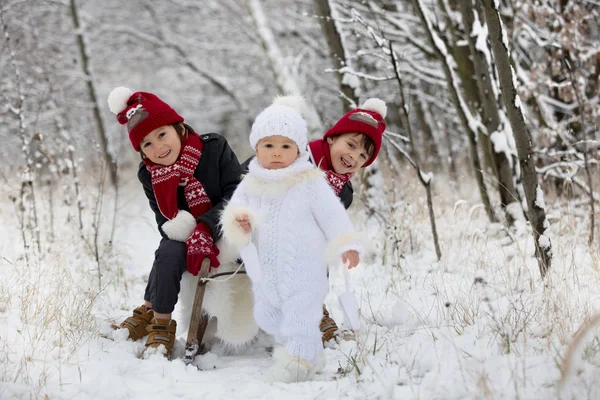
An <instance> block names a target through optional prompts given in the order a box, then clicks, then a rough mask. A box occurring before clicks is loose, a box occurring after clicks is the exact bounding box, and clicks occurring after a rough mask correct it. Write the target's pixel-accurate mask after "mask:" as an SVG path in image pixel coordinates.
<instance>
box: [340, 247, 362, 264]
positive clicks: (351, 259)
mask: <svg viewBox="0 0 600 400" xmlns="http://www.w3.org/2000/svg"><path fill="white" fill-rule="evenodd" d="M342 262H343V263H344V264H346V263H347V264H348V269H352V268H354V267H356V266H357V265H358V263H359V262H360V257H359V256H358V251H355V250H348V251H345V252H344V253H343V254H342Z"/></svg>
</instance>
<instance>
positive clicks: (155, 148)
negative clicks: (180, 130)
mask: <svg viewBox="0 0 600 400" xmlns="http://www.w3.org/2000/svg"><path fill="white" fill-rule="evenodd" d="M140 150H141V151H142V153H143V154H144V155H145V156H146V157H148V158H149V159H150V161H152V162H153V163H154V164H160V165H165V166H168V165H172V164H173V163H175V161H177V158H179V152H180V151H181V138H180V137H179V134H177V131H176V130H175V128H174V127H173V126H172V125H165V126H161V127H160V128H156V129H155V130H153V131H152V132H150V133H149V134H147V135H146V136H145V137H144V139H142V142H141V143H140Z"/></svg>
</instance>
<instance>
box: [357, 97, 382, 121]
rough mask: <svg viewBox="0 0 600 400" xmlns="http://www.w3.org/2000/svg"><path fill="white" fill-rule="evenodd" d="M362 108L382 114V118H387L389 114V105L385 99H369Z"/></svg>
mask: <svg viewBox="0 0 600 400" xmlns="http://www.w3.org/2000/svg"><path fill="white" fill-rule="evenodd" d="M360 108H362V109H363V110H369V111H375V112H376V113H379V115H381V118H385V116H386V115H387V106H386V105H385V101H383V100H381V99H378V98H376V97H372V98H370V99H367V100H366V101H365V102H364V103H363V105H362V107H360Z"/></svg>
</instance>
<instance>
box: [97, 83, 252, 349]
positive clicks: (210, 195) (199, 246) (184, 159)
mask: <svg viewBox="0 0 600 400" xmlns="http://www.w3.org/2000/svg"><path fill="white" fill-rule="evenodd" d="M108 105H109V108H110V110H111V111H112V112H113V113H114V114H116V116H117V121H118V122H119V123H120V124H121V125H125V126H126V127H127V132H128V134H129V139H130V141H131V145H132V146H133V148H134V150H135V151H137V152H140V153H141V157H142V162H141V163H140V167H139V171H138V178H139V180H140V182H141V183H142V186H143V187H144V192H145V194H146V197H147V198H148V200H149V202H150V208H152V211H154V214H155V215H156V222H157V225H158V230H159V231H160V234H161V236H162V240H161V242H160V244H159V246H158V249H157V250H156V253H155V258H154V264H153V265H152V270H151V271H150V276H149V278H148V284H147V286H146V291H145V294H144V301H145V302H144V304H142V305H141V306H139V307H138V308H136V309H135V310H133V314H132V315H131V316H130V317H129V318H127V319H125V321H123V322H122V323H121V325H120V328H123V329H127V330H128V337H129V339H132V340H138V339H141V338H142V337H145V336H148V338H147V340H146V350H148V349H150V348H159V347H162V346H164V350H165V351H164V352H165V353H166V355H167V356H168V357H170V355H171V353H172V351H173V345H174V343H175V334H176V329H177V323H176V322H175V320H174V319H172V318H171V313H172V312H173V309H174V308H175V303H177V299H178V295H179V292H180V288H181V283H180V281H181V278H182V275H183V273H184V272H185V271H186V270H187V271H189V272H190V273H191V274H192V275H197V274H198V271H199V269H200V265H201V263H202V260H204V259H205V258H208V259H209V260H210V262H211V267H213V268H216V267H218V266H219V264H220V262H223V258H222V257H223V254H221V256H220V257H219V258H220V260H219V259H217V256H219V253H220V251H219V248H217V246H216V244H215V243H216V242H217V240H218V238H219V236H220V231H219V229H218V223H219V217H220V214H221V212H222V211H223V208H224V205H225V202H226V201H227V200H228V199H229V198H230V197H231V195H232V194H233V192H234V191H235V189H236V187H237V185H238V184H239V182H240V176H241V172H242V170H241V167H240V164H239V162H238V160H237V157H236V156H235V154H234V153H233V151H232V150H231V148H230V147H229V144H228V143H227V141H226V140H225V138H224V137H223V136H221V135H218V134H216V133H208V134H202V135H199V134H197V133H196V132H194V130H193V129H192V128H191V127H190V126H189V125H187V124H185V123H184V119H183V117H181V116H180V115H179V114H178V113H177V112H176V111H175V110H174V109H173V108H171V106H169V104H167V103H165V102H164V101H162V100H161V99H160V98H158V97H157V96H156V95H154V94H152V93H147V92H133V91H132V90H131V89H128V88H125V87H117V88H115V89H114V90H113V91H112V92H111V93H110V95H109V97H108ZM254 325H255V324H254Z"/></svg>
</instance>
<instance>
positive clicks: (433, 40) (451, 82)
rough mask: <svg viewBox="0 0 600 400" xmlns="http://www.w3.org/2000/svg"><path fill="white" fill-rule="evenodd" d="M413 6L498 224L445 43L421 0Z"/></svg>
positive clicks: (487, 204) (488, 209)
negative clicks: (444, 82) (436, 61)
mask: <svg viewBox="0 0 600 400" xmlns="http://www.w3.org/2000/svg"><path fill="white" fill-rule="evenodd" d="M413 4H414V6H415V9H416V11H417V14H418V16H419V18H420V19H421V21H422V22H423V26H424V28H425V33H426V35H427V38H428V40H429V43H430V45H431V47H432V48H433V50H434V51H435V54H436V56H437V57H438V59H439V60H440V62H441V64H442V69H443V70H444V75H445V77H446V81H447V83H448V90H449V91H450V97H451V98H452V102H453V103H454V106H455V107H456V111H457V113H458V117H459V119H460V122H461V125H462V127H463V130H464V131H465V133H466V134H467V138H468V139H469V148H470V154H471V162H472V163H473V169H474V173H475V180H476V181H477V187H478V188H479V195H480V197H481V201H482V202H483V206H484V208H485V211H486V213H487V216H488V218H489V220H490V221H491V222H496V215H495V214H494V209H493V208H492V204H491V202H490V198H489V195H488V190H487V188H486V185H485V181H484V177H483V170H482V167H481V161H480V159H479V153H478V151H477V134H478V132H477V128H475V127H474V126H472V124H473V122H474V120H473V118H472V117H471V116H470V112H469V110H468V109H467V105H466V104H465V102H464V100H463V99H462V97H461V96H460V93H459V91H458V88H457V86H458V78H457V77H456V76H455V75H454V73H453V71H452V70H451V66H450V63H449V60H448V59H447V57H449V55H448V50H447V48H446V46H445V44H444V42H443V41H442V40H441V39H440V38H439V37H438V36H437V33H435V32H434V30H433V27H432V26H431V22H430V21H429V19H428V18H427V16H426V15H425V13H424V12H423V8H422V5H421V0H413ZM467 113H468V114H467Z"/></svg>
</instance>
